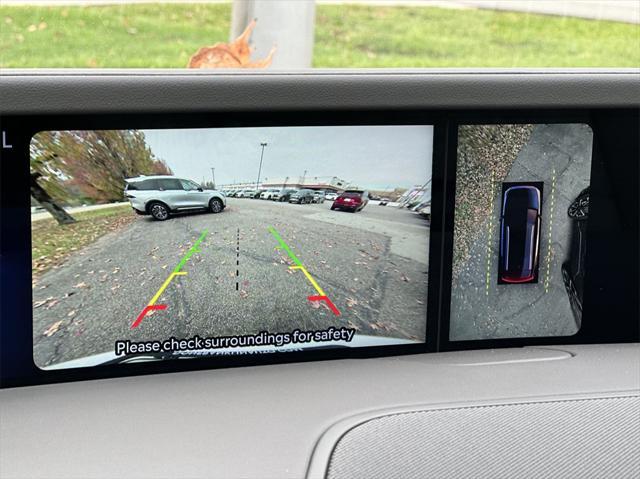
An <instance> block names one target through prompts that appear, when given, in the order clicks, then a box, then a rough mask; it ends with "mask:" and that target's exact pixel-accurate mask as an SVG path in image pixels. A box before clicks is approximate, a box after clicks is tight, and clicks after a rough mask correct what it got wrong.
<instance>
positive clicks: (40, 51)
mask: <svg viewBox="0 0 640 479" xmlns="http://www.w3.org/2000/svg"><path fill="white" fill-rule="evenodd" d="M230 18H231V6H230V4H136V5H124V6H122V5H117V6H91V7H66V6H61V7H36V6H28V7H9V6H5V7H0V68H2V67H4V68H8V67H13V68H32V67H33V68H45V67H63V68H72V67H74V68H81V67H104V68H135V67H139V68H154V67H155V68H159V67H166V68H179V67H184V66H185V65H186V64H187V62H188V60H189V57H190V56H191V55H192V54H193V53H195V52H196V50H197V49H198V48H199V47H201V46H204V45H212V44H214V43H216V42H221V41H227V40H228V32H229V28H230ZM258 28H260V25H259V24H258ZM315 34H316V39H315V49H314V60H313V64H314V66H315V67H334V68H351V67H638V66H640V26H638V25H630V24H623V23H616V22H609V21H593V20H584V19H575V18H566V17H552V16H543V15H530V14H524V13H510V12H494V11H487V10H453V9H452V10H449V9H441V8H432V7H427V8H425V7H414V8H407V7H371V6H362V5H360V6H356V5H318V7H317V14H316V32H315Z"/></svg>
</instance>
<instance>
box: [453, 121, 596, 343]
mask: <svg viewBox="0 0 640 479" xmlns="http://www.w3.org/2000/svg"><path fill="white" fill-rule="evenodd" d="M592 144H593V133H592V131H591V128H590V127H589V126H588V125H584V124H502V125H462V126H460V128H459V129H458V156H457V167H456V196H455V227H454V244H453V263H452V273H453V275H452V289H451V291H452V292H451V324H450V339H451V340H454V341H461V340H477V339H494V338H517V337H540V336H546V337H548V336H571V335H573V334H575V333H577V332H578V330H579V329H580V326H581V321H582V303H583V292H584V285H585V276H586V267H585V263H586V262H585V258H586V254H587V251H588V245H587V224H588V220H589V198H590V186H589V185H590V178H591V157H592Z"/></svg>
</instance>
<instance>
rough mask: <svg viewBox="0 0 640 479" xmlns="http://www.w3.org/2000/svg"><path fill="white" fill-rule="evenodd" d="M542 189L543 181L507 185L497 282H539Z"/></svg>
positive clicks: (503, 207)
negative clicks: (534, 184) (532, 183)
mask: <svg viewBox="0 0 640 479" xmlns="http://www.w3.org/2000/svg"><path fill="white" fill-rule="evenodd" d="M541 190H542V184H540V187H537V186H533V185H531V184H515V185H514V184H512V183H511V184H509V183H505V184H504V187H503V194H502V216H501V217H500V260H499V266H498V283H501V284H505V283H506V284H509V283H535V282H537V281H538V255H539V251H540V211H541V205H542V191H541Z"/></svg>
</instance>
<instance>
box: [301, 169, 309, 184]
mask: <svg viewBox="0 0 640 479" xmlns="http://www.w3.org/2000/svg"><path fill="white" fill-rule="evenodd" d="M306 179H307V170H304V173H302V181H301V182H300V187H301V188H304V180H306Z"/></svg>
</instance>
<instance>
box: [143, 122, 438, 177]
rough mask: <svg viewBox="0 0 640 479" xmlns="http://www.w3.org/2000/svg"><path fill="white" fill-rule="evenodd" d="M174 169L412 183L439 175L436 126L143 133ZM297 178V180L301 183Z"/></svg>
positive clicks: (221, 174) (201, 174)
mask: <svg viewBox="0 0 640 479" xmlns="http://www.w3.org/2000/svg"><path fill="white" fill-rule="evenodd" d="M143 131H144V134H145V137H146V139H147V143H148V144H149V146H150V147H151V149H152V150H153V152H154V153H155V154H156V156H158V157H159V158H162V159H163V160H165V161H166V162H167V164H168V165H169V167H170V168H171V169H172V170H173V173H174V174H175V175H177V176H182V177H186V178H189V179H192V180H194V181H196V182H201V181H202V179H203V178H204V179H206V180H210V179H211V167H215V169H216V170H215V174H216V184H219V185H220V184H226V183H233V182H241V181H242V182H254V181H256V179H257V177H258V166H259V163H260V150H261V147H260V143H261V142H263V141H265V142H267V143H268V146H267V147H266V148H265V152H264V160H263V163H262V174H261V176H260V178H261V180H264V179H265V178H274V179H275V178H277V177H283V178H284V177H286V176H289V177H292V178H295V179H297V177H299V176H302V175H303V174H304V171H305V170H307V178H309V177H314V176H318V177H321V176H337V177H339V178H341V179H343V180H346V181H348V182H351V184H352V185H357V186H359V187H361V188H370V189H376V188H384V187H387V186H389V187H396V186H397V187H405V188H406V187H409V186H413V185H416V184H423V183H425V182H426V181H427V180H428V179H430V178H431V161H432V143H433V127H431V126H415V125H411V126H330V127H327V126H322V127H277V128H215V129H213V128H212V129H183V130H143ZM294 181H295V180H294Z"/></svg>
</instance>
